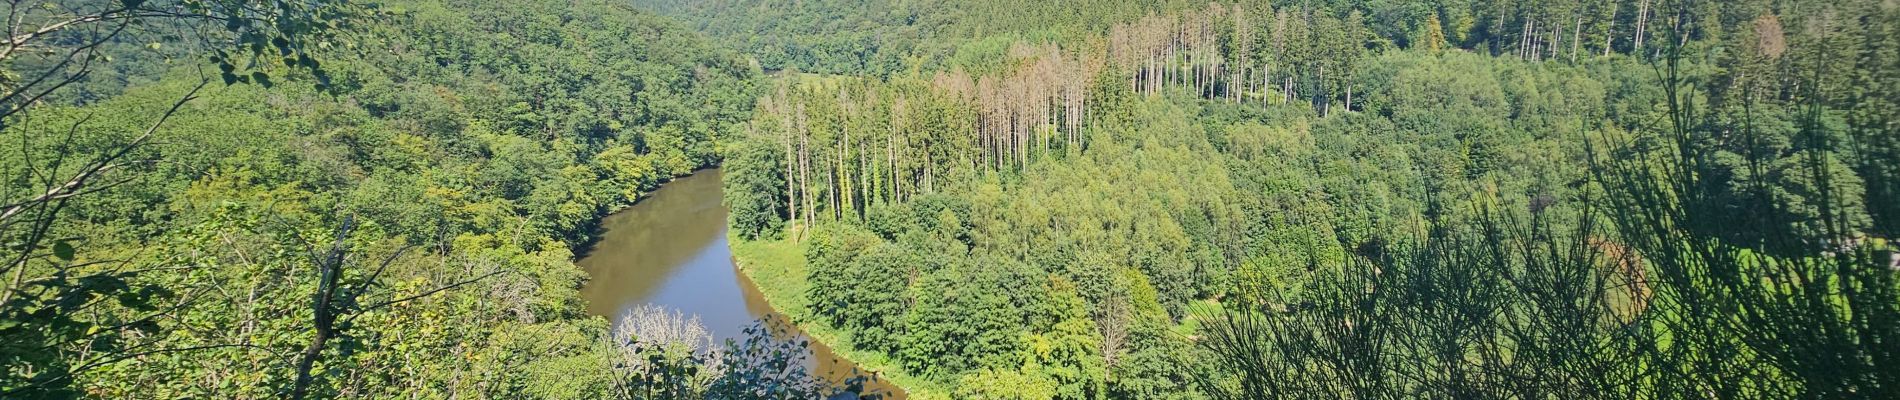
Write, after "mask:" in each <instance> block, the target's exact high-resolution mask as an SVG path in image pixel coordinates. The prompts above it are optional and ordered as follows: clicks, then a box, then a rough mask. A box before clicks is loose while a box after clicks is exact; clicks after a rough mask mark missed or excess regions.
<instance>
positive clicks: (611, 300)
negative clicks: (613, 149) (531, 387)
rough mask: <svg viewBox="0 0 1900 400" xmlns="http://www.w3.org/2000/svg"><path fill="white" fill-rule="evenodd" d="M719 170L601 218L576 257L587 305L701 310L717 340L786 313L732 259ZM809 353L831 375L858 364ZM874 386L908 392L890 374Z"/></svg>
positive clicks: (812, 365)
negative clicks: (585, 278)
mask: <svg viewBox="0 0 1900 400" xmlns="http://www.w3.org/2000/svg"><path fill="white" fill-rule="evenodd" d="M720 177H721V174H720V171H719V170H718V169H709V170H704V171H700V172H698V173H695V174H693V175H690V176H686V177H682V178H679V179H675V180H673V181H672V182H669V183H667V184H666V185H664V186H661V187H660V189H659V190H657V191H655V192H654V193H653V194H652V195H651V196H649V197H647V198H646V199H643V200H640V202H639V203H636V204H634V205H633V206H632V207H628V208H627V209H625V210H621V211H620V212H616V213H614V214H613V215H609V216H607V218H605V219H603V220H601V223H600V228H599V231H598V232H596V234H597V237H598V238H599V240H598V241H597V242H595V243H594V245H593V247H592V248H591V249H589V250H588V251H587V252H586V255H585V256H583V257H582V258H581V259H580V261H578V262H577V264H579V265H580V267H581V268H582V269H584V270H586V271H587V275H588V277H589V280H588V282H587V284H586V285H585V286H583V287H581V296H582V297H583V298H585V299H586V300H587V308H588V312H589V313H591V314H593V315H599V316H602V317H606V318H607V319H608V320H609V321H612V322H613V323H614V324H615V325H618V324H619V322H620V318H621V316H622V315H624V314H625V313H626V312H627V311H628V310H631V309H634V308H636V307H640V306H643V305H647V304H657V305H660V306H664V307H666V308H669V309H674V310H679V311H681V312H684V313H686V314H690V315H695V316H698V317H699V321H700V323H701V324H703V325H705V327H706V329H707V330H708V331H711V333H712V335H713V338H714V339H715V340H716V341H719V342H724V340H725V339H735V340H743V339H744V337H743V336H744V332H743V329H744V328H745V327H747V326H750V325H752V324H754V323H755V322H756V321H758V320H760V319H763V318H765V317H766V316H767V315H772V316H776V317H779V318H784V316H783V315H780V314H778V312H777V311H773V310H772V307H771V305H769V304H767V303H766V302H765V297H764V296H763V295H762V294H761V293H760V292H759V289H758V287H757V286H755V285H753V284H752V281H751V280H749V279H747V278H746V277H745V275H744V274H741V273H739V270H738V267H737V266H736V265H735V264H734V263H733V261H732V250H731V248H729V247H728V244H727V242H726V207H725V204H724V203H723V202H722V199H723V192H722V191H721V188H720ZM793 334H795V335H798V337H796V338H793V339H809V338H808V337H805V336H804V333H803V332H797V331H794V332H793ZM811 353H812V354H809V355H808V357H807V358H806V368H808V370H810V371H814V372H815V373H816V374H817V375H818V376H823V377H826V378H828V379H832V380H833V381H834V382H835V381H837V380H839V379H843V378H844V377H848V376H850V374H851V373H852V371H853V369H854V368H855V367H856V366H855V365H854V364H852V363H851V362H850V361H849V360H844V359H842V358H839V357H838V356H837V355H836V354H835V353H833V352H832V350H831V348H830V347H828V346H826V345H825V344H824V343H819V342H817V341H815V340H814V341H811ZM871 386H873V387H872V389H873V390H878V391H881V392H884V393H890V394H893V396H891V397H893V398H898V399H901V398H903V397H904V395H903V392H902V391H901V390H899V389H897V388H895V387H893V386H890V385H888V383H887V382H883V381H879V382H876V383H875V384H873V385H871Z"/></svg>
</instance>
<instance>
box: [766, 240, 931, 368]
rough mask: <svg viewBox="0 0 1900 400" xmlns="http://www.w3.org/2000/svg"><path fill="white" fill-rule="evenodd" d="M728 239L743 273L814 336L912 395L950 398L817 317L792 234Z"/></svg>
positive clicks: (768, 299)
mask: <svg viewBox="0 0 1900 400" xmlns="http://www.w3.org/2000/svg"><path fill="white" fill-rule="evenodd" d="M729 239H730V240H729V241H730V243H731V247H732V258H733V260H732V261H733V263H734V264H736V265H738V267H739V273H740V275H743V276H744V277H745V278H746V279H749V280H751V281H752V283H754V284H756V285H758V287H759V291H760V292H761V293H762V294H764V296H765V300H766V302H767V303H769V304H770V305H771V306H772V308H773V309H774V310H777V311H778V312H779V313H781V314H785V315H786V316H787V317H790V318H791V320H792V322H793V323H795V324H797V325H798V327H799V329H802V330H804V331H805V334H806V335H808V336H811V338H812V340H817V341H819V342H820V343H824V344H825V345H827V346H830V347H831V349H832V350H833V351H835V352H837V354H838V356H840V357H844V358H845V359H848V360H851V362H853V363H856V364H857V365H858V366H859V367H860V368H864V369H865V370H868V371H876V372H877V373H878V374H879V375H878V376H879V378H880V379H883V380H886V381H889V382H890V383H891V384H894V385H896V386H897V387H899V388H902V389H903V390H904V392H905V394H907V395H908V396H909V397H910V398H911V399H916V400H938V399H948V398H950V390H949V389H948V388H946V387H944V386H943V385H940V384H938V383H936V382H932V381H930V380H927V379H924V378H923V377H920V376H914V375H911V374H908V373H905V372H904V370H903V368H902V367H899V366H898V365H897V363H896V362H895V361H893V360H891V357H890V356H888V355H885V354H883V353H879V352H875V351H864V350H858V349H854V348H851V346H849V344H850V342H849V341H848V340H846V339H848V337H849V336H848V334H847V333H845V332H842V331H840V330H838V329H835V328H832V327H831V326H829V324H825V323H823V321H818V320H817V319H816V318H812V312H811V308H810V307H809V306H807V305H806V304H805V301H804V298H805V291H806V288H809V287H811V283H810V282H807V281H806V276H808V275H806V272H805V253H804V251H802V250H800V249H799V247H798V244H797V243H793V242H791V241H789V240H772V241H763V240H761V241H751V240H743V239H739V238H736V237H733V238H729Z"/></svg>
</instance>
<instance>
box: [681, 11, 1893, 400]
mask: <svg viewBox="0 0 1900 400" xmlns="http://www.w3.org/2000/svg"><path fill="white" fill-rule="evenodd" d="M1004 3H1007V2H986V1H943V2H825V1H806V2H798V3H795V5H787V4H776V3H772V2H746V1H715V2H700V3H694V5H690V6H686V5H661V6H659V7H658V8H659V9H660V10H662V11H663V12H671V13H675V14H678V15H682V16H685V17H687V18H689V19H694V20H695V21H698V22H697V24H698V25H699V26H701V29H703V30H705V31H707V32H709V33H710V34H711V35H713V36H715V37H733V36H739V37H749V38H752V41H748V42H742V43H744V44H745V45H747V46H751V47H747V49H748V50H749V51H752V52H754V53H755V54H758V55H757V56H758V57H759V58H760V60H762V63H764V64H765V65H767V66H768V68H784V69H786V70H787V71H813V72H823V73H826V74H816V75H814V74H796V73H794V74H787V75H785V76H783V77H781V78H778V79H776V81H775V82H774V83H773V87H772V88H771V89H768V90H767V91H766V93H765V95H764V97H763V98H762V99H761V100H760V101H759V105H758V108H757V114H756V115H755V116H754V118H753V120H752V122H751V124H750V125H749V129H750V131H749V133H748V134H747V135H746V136H744V140H742V141H740V142H739V143H737V144H734V145H733V146H730V147H729V149H731V151H730V152H729V153H728V154H727V156H728V162H727V164H726V168H727V185H728V190H727V191H728V197H727V198H728V202H729V204H731V206H732V208H733V210H734V214H733V216H732V218H733V228H734V230H735V231H736V232H738V234H739V235H741V236H743V237H745V238H747V239H751V240H754V241H760V242H762V243H772V244H770V245H764V246H761V248H765V249H777V250H773V251H776V252H777V253H778V254H768V255H756V256H753V257H750V258H754V259H757V261H754V262H751V263H750V264H749V265H747V267H748V268H752V269H755V270H759V271H761V272H755V273H754V276H755V277H758V276H766V277H768V278H767V279H768V280H771V279H776V280H781V281H785V282H787V283H786V285H789V286H793V287H800V288H804V291H803V293H796V294H791V295H790V296H791V297H794V298H796V300H794V301H803V302H804V303H805V304H806V306H807V308H804V309H803V310H808V313H807V314H809V315H802V316H800V317H804V318H805V319H806V321H807V322H808V323H809V324H811V325H815V326H819V327H820V329H821V330H822V329H830V330H835V331H836V332H838V333H837V334H836V335H834V339H835V340H838V341H842V342H846V343H847V344H848V345H849V346H851V347H853V348H855V349H858V350H861V351H862V354H864V355H863V356H862V357H863V358H867V359H872V360H880V361H881V362H874V363H873V364H877V365H884V366H888V367H889V368H890V369H892V370H895V371H899V373H898V374H897V375H898V378H897V379H896V381H897V382H899V383H904V384H908V385H910V386H909V387H910V389H911V390H912V394H913V395H917V396H920V397H931V396H949V397H956V398H1012V399H1013V398H1102V397H1106V398H1201V397H1224V398H1279V397H1296V398H1338V397H1365V398H1388V397H1389V398H1418V397H1428V398H1439V397H1444V398H1550V397H1558V396H1562V397H1574V396H1584V397H1589V398H1677V397H1705V396H1714V397H1746V398H1802V397H1815V396H1818V397H1839V396H1846V397H1858V396H1872V397H1882V396H1885V395H1884V394H1877V393H1890V392H1891V391H1892V390H1895V388H1896V387H1900V386H1896V384H1895V383H1894V382H1896V380H1895V379H1896V376H1895V375H1893V374H1892V372H1890V371H1891V370H1892V367H1893V366H1892V365H1891V364H1892V363H1891V362H1889V361H1886V360H1889V359H1890V355H1892V354H1894V352H1895V351H1896V350H1900V347H1895V346H1892V345H1891V343H1890V342H1889V340H1890V339H1887V338H1891V337H1893V336H1892V335H1894V334H1896V333H1900V330H1896V329H1897V328H1900V327H1897V326H1896V324H1895V323H1893V322H1890V321H1893V320H1892V318H1894V317H1895V316H1897V315H1900V314H1896V311H1900V308H1896V307H1900V297H1896V295H1897V294H1900V291H1897V289H1896V287H1895V286H1894V285H1895V282H1896V281H1895V280H1894V275H1893V274H1894V272H1893V271H1894V268H1895V267H1894V264H1893V263H1894V261H1893V260H1892V258H1891V257H1892V248H1891V245H1890V244H1888V242H1887V238H1889V237H1891V233H1890V232H1892V231H1893V229H1894V221H1895V220H1894V219H1893V218H1892V216H1893V215H1895V211H1896V209H1894V204H1897V203H1896V202H1895V201H1894V197H1892V194H1891V193H1892V190H1893V189H1892V188H1893V186H1892V185H1893V182H1894V178H1895V175H1894V171H1895V170H1894V169H1893V168H1894V165H1895V163H1896V162H1900V160H1896V158H1895V155H1896V153H1894V151H1895V150H1896V144H1897V143H1900V142H1897V140H1900V136H1897V135H1896V125H1895V119H1893V112H1892V106H1891V105H1892V104H1894V103H1893V99H1894V97H1893V96H1894V93H1895V92H1894V91H1893V88H1894V87H1895V84H1896V82H1895V80H1894V78H1895V76H1894V73H1895V65H1894V63H1895V59H1894V58H1893V57H1891V55H1892V54H1895V53H1894V52H1895V51H1896V50H1897V49H1900V48H1897V47H1896V45H1900V41H1896V37H1895V33H1896V32H1900V31H1897V30H1896V29H1900V20H1896V19H1895V18H1896V17H1900V13H1897V12H1900V11H1896V7H1894V6H1893V5H1891V4H1884V3H1877V2H1849V3H1842V4H1820V3H1813V2H1661V1H1657V2H1651V1H1643V0H1637V1H1605V2H1568V1H1558V2H1470V3H1464V2H1459V3H1455V4H1454V3H1442V4H1433V3H1429V2H1422V3H1415V4H1396V3H1391V4H1389V3H1378V2H1366V3H1359V2H1330V3H1325V4H1317V3H1311V2H1307V3H1276V2H1241V3H1239V4H1233V3H1222V2H1215V3H1213V4H1201V3H1194V4H1145V3H1144V4H1119V5H1114V6H1107V5H1102V6H1096V5H1091V4H1086V2H1084V3H1083V4H1071V3H1038V4H1036V5H1024V6H1020V7H1018V6H1015V5H1014V4H1004ZM1045 8H1048V9H1045ZM761 16H763V17H761ZM1018 18H1021V20H1020V23H1019V22H1016V21H1019V20H1018ZM859 21H862V24H863V25H870V26H871V28H869V29H858V30H854V29H857V27H859V26H863V25H854V24H858V23H859ZM835 31H845V32H851V33H853V34H863V35H868V36H866V37H865V38H863V39H858V38H857V37H855V36H850V35H844V36H840V35H833V34H831V32H835ZM843 38H852V39H845V40H864V41H870V42H871V43H874V44H872V45H861V44H853V45H846V44H840V43H838V42H834V41H832V40H834V39H843ZM838 49H851V50H853V51H845V52H843V53H839V52H836V51H835V50H838ZM890 49H896V50H894V51H895V52H896V53H894V54H902V55H903V56H902V57H901V58H902V60H903V62H904V64H902V65H904V66H905V67H904V68H889V67H886V66H883V65H882V64H880V63H881V62H883V61H876V60H880V59H885V58H888V57H889V56H890V55H891V54H893V53H892V51H891V50H890ZM854 57H856V58H854ZM781 243H787V244H781ZM788 248H789V250H788ZM762 252H763V251H762ZM785 253H802V254H789V255H788V254H785ZM800 255H802V257H800ZM741 258H742V260H741V262H742V263H746V262H747V261H748V260H746V259H745V258H747V257H746V255H745V254H741ZM787 259H799V260H801V261H800V262H791V261H785V260H787ZM801 262H802V263H801ZM779 264H787V265H790V266H786V265H779ZM780 269H785V270H789V271H803V272H802V274H801V273H791V274H785V273H783V272H778V270H780ZM768 285H769V284H768ZM834 344H835V343H834ZM1182 382H1197V383H1199V384H1198V385H1182V384H1180V383H1182Z"/></svg>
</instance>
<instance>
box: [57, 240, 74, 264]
mask: <svg viewBox="0 0 1900 400" xmlns="http://www.w3.org/2000/svg"><path fill="white" fill-rule="evenodd" d="M53 257H58V258H59V259H61V260H66V261H72V260H73V245H72V244H71V243H66V242H65V241H61V242H59V243H53Z"/></svg>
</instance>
